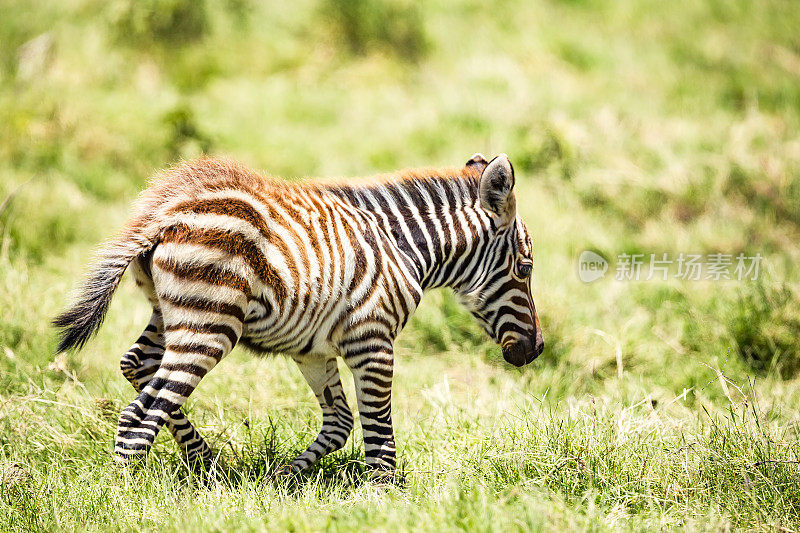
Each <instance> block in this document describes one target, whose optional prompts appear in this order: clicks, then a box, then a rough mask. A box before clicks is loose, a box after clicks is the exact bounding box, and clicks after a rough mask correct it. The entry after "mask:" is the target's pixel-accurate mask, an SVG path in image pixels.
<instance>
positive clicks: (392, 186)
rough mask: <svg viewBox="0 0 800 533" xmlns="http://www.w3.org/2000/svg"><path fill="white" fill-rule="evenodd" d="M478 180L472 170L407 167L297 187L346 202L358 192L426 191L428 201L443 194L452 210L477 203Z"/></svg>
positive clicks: (413, 193)
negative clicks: (332, 195) (309, 189)
mask: <svg viewBox="0 0 800 533" xmlns="http://www.w3.org/2000/svg"><path fill="white" fill-rule="evenodd" d="M479 180H480V171H479V170H477V169H475V168H474V167H461V168H457V167H451V168H411V169H405V170H401V171H399V172H396V173H389V174H379V175H377V176H370V177H359V178H349V179H335V180H313V181H308V182H305V183H304V182H300V184H299V185H300V186H301V187H303V186H304V187H308V188H313V189H315V190H319V191H329V192H332V193H334V194H336V195H337V196H340V197H343V198H346V199H350V200H352V199H353V198H354V196H355V195H356V194H358V193H372V192H376V191H378V190H379V189H383V190H386V189H389V190H395V191H397V192H405V193H406V194H408V195H409V196H410V197H411V198H418V197H419V193H420V192H427V193H428V195H429V196H430V197H431V198H441V197H443V196H445V195H446V196H447V198H448V200H449V201H450V203H451V205H452V207H459V206H463V205H470V204H473V203H474V202H475V201H476V200H477V198H478V194H479V191H478V183H479Z"/></svg>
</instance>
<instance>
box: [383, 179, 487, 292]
mask: <svg viewBox="0 0 800 533" xmlns="http://www.w3.org/2000/svg"><path fill="white" fill-rule="evenodd" d="M378 189H380V191H379V192H378V193H377V197H378V198H379V201H378V202H376V203H375V204H373V207H377V209H373V212H374V213H375V214H376V215H378V219H379V220H380V221H381V222H382V224H383V226H384V229H385V230H386V233H387V234H388V235H390V236H391V238H392V240H393V243H394V244H395V245H396V246H397V248H398V249H399V250H400V251H401V252H402V255H403V257H404V262H405V266H406V268H407V271H408V272H409V273H410V274H412V275H413V277H414V278H415V279H414V280H415V281H416V282H417V283H418V285H419V287H420V288H421V289H422V290H426V289H433V288H437V287H452V288H454V289H456V290H458V289H461V288H463V287H464V286H465V285H468V284H469V280H470V277H471V276H473V275H474V273H475V271H476V269H477V267H479V266H480V265H481V264H482V263H483V260H482V257H483V255H484V253H485V243H486V242H487V241H488V240H489V239H488V237H489V234H490V232H491V231H492V228H493V226H492V221H491V219H490V217H489V216H488V215H487V214H486V213H485V211H483V209H481V208H480V205H479V201H478V181H477V179H474V178H472V179H470V177H464V176H456V177H447V178H428V179H424V180H406V181H402V182H399V183H395V184H389V185H384V186H382V187H379V188H378Z"/></svg>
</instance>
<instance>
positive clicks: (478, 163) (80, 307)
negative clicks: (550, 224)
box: [54, 154, 544, 475]
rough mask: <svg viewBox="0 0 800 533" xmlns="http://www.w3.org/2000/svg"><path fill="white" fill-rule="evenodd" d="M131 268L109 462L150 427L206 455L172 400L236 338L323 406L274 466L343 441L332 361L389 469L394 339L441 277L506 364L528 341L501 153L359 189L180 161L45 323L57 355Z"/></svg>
mask: <svg viewBox="0 0 800 533" xmlns="http://www.w3.org/2000/svg"><path fill="white" fill-rule="evenodd" d="M129 267H130V269H131V272H132V274H133V277H134V279H135V281H136V283H137V285H138V286H139V287H140V288H141V289H142V291H143V292H144V294H145V296H146V297H147V299H148V300H149V301H150V304H151V305H152V308H153V313H152V316H151V318H150V321H149V323H148V324H147V327H146V328H145V330H144V332H143V333H142V335H141V336H140V337H139V339H138V340H137V341H136V342H135V343H134V344H133V345H132V346H131V347H130V348H129V349H128V351H127V352H126V353H125V354H124V355H123V356H122V360H121V363H120V366H121V368H122V373H123V375H124V376H125V377H126V378H127V379H128V381H130V383H131V384H132V385H133V387H134V388H135V389H136V391H137V393H138V396H137V397H136V399H135V400H134V401H133V402H132V403H131V404H130V405H128V406H127V407H126V408H125V409H124V410H123V411H122V413H121V414H120V417H119V426H118V429H117V435H116V440H115V445H114V451H115V454H116V455H115V457H116V458H117V459H118V460H119V461H121V462H123V463H125V462H128V461H130V460H132V459H134V458H137V457H142V456H144V455H145V454H146V453H147V452H148V450H149V449H150V447H151V446H152V444H153V441H154V440H155V437H156V434H157V433H158V431H159V430H160V428H161V427H162V426H164V425H166V427H167V429H168V430H169V431H170V432H171V433H172V435H173V436H174V437H175V439H176V440H177V442H178V444H179V445H180V446H181V448H182V450H183V453H184V455H185V457H186V458H187V459H188V460H189V461H190V462H194V461H202V462H204V463H208V462H209V461H210V460H211V459H212V456H211V448H210V447H209V446H208V445H207V444H206V442H205V441H204V440H203V438H202V437H201V436H200V434H199V433H198V432H197V431H196V429H195V428H194V427H193V426H192V424H191V423H190V422H189V421H188V420H187V419H186V417H185V416H184V414H183V413H182V411H181V406H182V405H183V403H184V402H185V401H186V399H187V398H188V397H189V395H190V394H191V393H192V391H194V389H195V388H196V387H197V385H198V384H199V382H200V380H201V379H202V378H203V377H204V376H205V375H206V374H207V373H208V372H209V371H211V369H212V368H214V367H215V366H216V365H217V363H219V361H220V360H222V359H223V358H224V357H225V356H226V355H227V354H228V353H229V352H230V351H231V349H233V347H234V346H235V345H237V344H240V345H243V346H245V347H247V348H249V349H250V350H252V351H254V352H256V353H284V354H287V355H289V356H291V357H292V358H293V359H294V360H295V361H296V362H297V364H298V366H299V368H300V371H301V373H302V374H303V376H304V377H305V379H306V381H307V382H308V384H309V386H310V387H311V390H312V391H313V392H314V394H315V395H316V397H317V400H318V401H319V404H320V406H321V408H322V429H321V430H320V432H319V435H318V436H317V438H316V439H315V440H314V442H312V443H311V445H310V446H309V447H308V449H306V450H305V451H304V452H303V453H302V454H300V456H298V457H297V458H296V459H295V460H294V461H293V462H292V463H291V465H289V466H288V467H287V471H289V472H299V471H301V470H303V469H305V468H307V467H309V466H310V465H312V464H313V463H314V462H316V461H317V460H318V459H319V458H320V457H322V456H324V455H326V454H328V453H330V452H332V451H335V450H337V449H339V448H341V447H342V446H343V445H344V443H345V442H346V440H347V438H348V436H349V434H350V432H351V430H352V427H353V414H352V412H351V410H350V408H349V406H348V402H347V399H346V398H345V394H344V391H343V389H342V384H341V381H340V378H339V368H338V365H337V357H341V358H342V359H343V360H344V362H345V363H346V365H347V366H348V368H349V369H350V370H351V372H352V374H353V377H354V382H355V389H356V401H357V404H358V410H359V413H360V416H361V425H362V430H363V434H364V447H365V456H366V462H367V466H368V468H370V469H372V470H374V471H375V472H376V473H379V474H382V475H385V474H386V473H390V472H392V471H393V470H394V467H395V441H394V433H393V429H392V416H391V386H392V374H393V358H394V355H393V343H394V339H395V338H396V336H397V334H398V333H399V332H400V330H401V329H402V328H403V326H404V325H405V324H406V322H407V321H408V319H409V317H410V316H411V314H412V313H413V312H414V310H415V309H416V307H417V305H418V304H419V302H420V300H421V298H422V294H423V292H424V291H425V290H427V289H431V288H435V287H450V288H452V289H453V290H454V291H455V293H456V294H457V295H458V296H459V298H460V300H461V301H462V303H463V304H464V305H465V306H466V307H467V309H469V310H470V311H471V312H472V314H473V315H474V316H475V318H476V319H477V321H478V322H479V323H480V324H481V326H482V327H483V328H484V329H485V331H486V332H487V334H489V336H490V337H491V338H492V339H494V340H495V341H496V342H497V343H499V344H500V345H501V346H502V351H503V356H504V358H505V359H506V360H507V361H508V362H509V363H511V364H514V365H517V366H522V365H524V364H526V363H529V362H531V361H532V360H533V359H534V358H535V357H536V356H538V355H539V354H540V353H541V352H542V350H543V347H544V341H543V339H542V331H541V328H540V326H539V320H538V317H537V315H536V310H535V307H534V303H533V298H532V296H531V290H530V275H531V271H532V269H533V262H532V247H531V239H530V236H529V234H528V231H527V229H526V227H525V224H524V223H523V222H522V220H521V219H520V217H519V216H518V215H517V210H516V200H515V197H514V170H513V167H512V166H511V162H510V161H509V159H508V157H507V156H505V155H504V154H503V155H500V156H498V157H496V158H494V159H493V160H492V161H491V162H487V161H486V159H485V158H484V157H483V156H482V155H480V154H475V155H474V156H473V157H472V158H471V159H470V160H469V161H468V162H467V164H466V165H465V166H464V167H462V168H451V169H440V170H434V169H416V170H409V171H404V172H402V173H399V174H397V175H389V176H382V177H378V178H373V179H372V180H371V181H369V182H364V183H361V184H356V183H354V182H348V181H340V182H327V181H307V182H301V183H298V184H290V183H287V182H283V181H279V180H274V179H271V178H265V177H263V176H261V175H259V174H256V173H254V172H252V171H250V170H248V169H246V168H244V167H243V166H241V165H239V164H237V163H234V162H231V161H227V160H219V159H210V158H203V159H199V160H197V161H193V162H187V163H183V164H181V165H179V166H177V167H175V168H172V169H170V170H168V171H166V172H164V173H162V174H161V175H160V176H157V177H156V178H155V179H154V180H153V182H152V184H151V186H150V187H149V188H148V189H146V190H145V191H144V192H143V193H142V194H141V196H140V197H139V199H138V200H137V202H136V203H135V204H134V209H133V214H132V215H131V217H130V218H129V220H128V221H127V223H126V224H125V226H124V228H123V229H122V231H121V232H120V234H119V235H118V236H117V237H116V238H114V239H112V240H111V241H110V242H109V243H108V244H107V245H105V246H104V247H103V248H102V250H101V251H100V253H99V255H98V257H97V261H96V263H95V264H94V266H93V267H92V268H91V270H90V273H89V275H88V278H87V280H86V281H85V283H84V285H83V287H82V289H81V292H80V293H79V296H78V297H77V299H76V301H75V302H74V303H73V304H72V305H71V306H70V307H69V308H68V309H67V310H66V311H65V312H63V313H62V314H61V315H59V316H58V317H57V318H56V319H55V320H54V324H55V325H56V326H57V327H59V328H60V330H61V331H60V333H61V337H60V343H59V345H58V350H59V351H64V350H68V349H71V348H81V347H82V346H83V345H84V344H85V343H86V341H87V340H88V339H89V338H90V337H91V335H93V334H94V333H95V332H96V331H97V329H98V328H99V327H100V324H101V322H102V320H103V318H104V316H105V314H106V310H107V309H108V305H109V302H110V300H111V297H112V295H113V293H114V290H115V289H116V288H117V285H118V284H119V281H120V279H121V277H122V274H123V272H124V271H125V270H126V269H127V268H129Z"/></svg>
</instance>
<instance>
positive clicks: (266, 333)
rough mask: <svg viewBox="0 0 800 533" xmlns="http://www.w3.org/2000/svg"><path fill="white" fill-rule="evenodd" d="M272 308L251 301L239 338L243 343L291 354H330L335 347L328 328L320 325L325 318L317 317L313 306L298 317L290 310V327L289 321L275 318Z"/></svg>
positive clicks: (252, 347) (270, 351)
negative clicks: (271, 311) (271, 312)
mask: <svg viewBox="0 0 800 533" xmlns="http://www.w3.org/2000/svg"><path fill="white" fill-rule="evenodd" d="M301 305H302V304H301ZM290 308H291V307H290ZM269 311H270V310H269V308H268V306H265V305H264V304H263V303H262V302H259V301H254V302H251V304H250V305H249V306H248V312H247V315H246V316H245V321H244V324H243V328H242V336H241V339H240V340H239V342H240V343H241V344H243V345H244V346H246V347H248V348H250V349H252V350H254V351H256V352H260V353H267V352H269V353H284V354H287V355H303V354H308V353H330V352H331V351H332V350H333V349H334V347H333V344H332V343H331V342H330V339H329V331H328V328H326V327H324V326H323V325H322V324H319V322H322V321H321V320H315V318H318V317H317V316H316V315H317V314H316V313H314V312H313V310H312V309H305V308H301V309H299V310H298V313H297V315H296V316H295V317H291V313H289V315H290V316H289V317H288V322H289V323H291V325H290V326H289V327H287V322H286V321H285V320H284V321H282V320H279V319H277V317H271V316H270V312H269ZM276 314H277V315H280V313H276ZM321 326H322V327H321Z"/></svg>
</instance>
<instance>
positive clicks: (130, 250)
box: [53, 235, 156, 353]
mask: <svg viewBox="0 0 800 533" xmlns="http://www.w3.org/2000/svg"><path fill="white" fill-rule="evenodd" d="M128 237H129V238H128V239H124V240H123V239H120V240H117V241H114V242H112V243H110V244H109V245H108V246H106V247H105V248H103V249H102V250H101V251H100V253H99V254H98V258H97V260H96V262H95V264H94V266H93V267H92V268H91V269H90V271H89V275H88V276H87V278H86V280H85V281H84V283H83V285H82V286H81V288H80V290H79V291H78V294H77V297H76V298H75V301H74V302H73V303H72V304H71V305H70V307H69V308H68V309H66V310H65V311H64V312H63V313H61V314H60V315H58V316H57V317H56V318H54V319H53V326H55V327H56V328H58V329H60V330H61V331H60V332H59V337H60V338H59V342H58V347H57V348H56V353H61V352H65V351H67V350H70V349H73V348H77V349H78V350H80V349H81V348H83V346H84V345H85V344H86V342H87V341H88V340H89V339H90V338H91V337H92V336H93V335H94V334H95V333H97V330H98V329H100V325H101V324H102V323H103V319H104V318H105V316H106V312H107V311H108V306H109V304H111V298H112V297H113V296H114V291H115V290H116V289H117V287H118V286H119V282H120V280H121V279H122V274H123V273H124V272H125V269H127V268H128V265H129V264H130V263H131V262H132V261H133V260H134V259H136V258H137V257H138V256H139V255H141V254H143V253H145V252H147V251H149V250H151V249H152V248H153V247H155V244H156V243H155V242H154V241H153V240H151V239H148V238H146V237H143V236H142V235H136V236H128ZM130 237H134V238H133V239H131V238H130Z"/></svg>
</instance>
